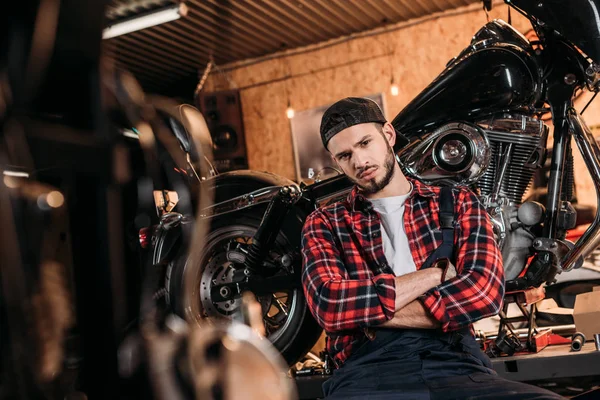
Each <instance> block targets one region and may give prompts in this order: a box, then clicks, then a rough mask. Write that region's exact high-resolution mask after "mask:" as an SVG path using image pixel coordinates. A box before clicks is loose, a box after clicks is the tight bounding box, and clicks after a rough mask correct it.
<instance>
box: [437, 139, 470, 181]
mask: <svg viewBox="0 0 600 400" xmlns="http://www.w3.org/2000/svg"><path fill="white" fill-rule="evenodd" d="M473 153H474V149H473V141H472V140H470V139H469V138H468V137H467V136H465V135H464V134H462V133H449V134H447V135H444V136H442V137H440V138H439V139H438V140H437V142H436V144H435V145H434V150H433V159H434V162H435V163H436V164H437V165H438V166H439V167H440V168H442V169H444V170H446V171H450V172H462V171H464V170H466V169H467V168H469V167H470V164H471V163H472V162H473Z"/></svg>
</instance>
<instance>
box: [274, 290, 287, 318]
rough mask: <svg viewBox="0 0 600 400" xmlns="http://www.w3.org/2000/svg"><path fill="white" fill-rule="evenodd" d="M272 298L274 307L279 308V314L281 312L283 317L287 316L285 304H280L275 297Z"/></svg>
mask: <svg viewBox="0 0 600 400" xmlns="http://www.w3.org/2000/svg"><path fill="white" fill-rule="evenodd" d="M273 298H274V299H275V306H276V307H277V308H279V309H280V310H281V312H283V313H284V314H285V316H286V317H287V316H288V313H287V309H286V308H287V307H286V306H285V304H283V303H281V301H279V299H278V298H277V297H275V295H273Z"/></svg>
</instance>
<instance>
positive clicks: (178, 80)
mask: <svg viewBox="0 0 600 400" xmlns="http://www.w3.org/2000/svg"><path fill="white" fill-rule="evenodd" d="M477 1H479V0H186V1H185V4H186V5H187V8H188V14H187V15H186V16H185V17H182V18H180V19H178V20H176V21H173V22H168V23H165V24H162V25H159V26H155V27H152V28H147V29H144V30H141V31H137V32H133V33H129V34H126V35H123V36H118V37H115V38H112V39H108V40H105V41H104V43H103V44H104V46H105V49H106V53H107V54H109V55H111V56H113V57H114V58H115V59H116V60H117V63H118V65H119V66H121V67H123V68H125V69H127V70H129V71H130V72H132V73H133V74H134V75H135V76H136V77H137V79H138V80H139V81H140V83H141V84H142V86H143V87H144V88H145V89H146V90H148V91H152V92H156V93H162V94H166V95H178V93H177V91H178V90H181V89H182V88H186V89H184V90H186V91H187V92H188V93H189V92H191V91H193V88H194V86H195V84H196V82H197V80H198V74H199V71H200V73H202V70H203V69H204V68H205V66H206V64H207V63H208V61H209V59H210V57H211V56H212V57H213V59H214V62H215V63H216V64H217V65H220V66H222V65H224V64H228V63H231V62H235V61H241V60H245V59H250V58H255V57H261V56H265V55H268V54H272V53H275V52H278V51H281V50H289V49H294V48H298V47H302V46H307V45H311V44H315V43H319V42H323V41H327V40H330V39H335V38H339V37H343V36H346V35H349V34H353V33H358V32H363V31H367V30H371V29H375V28H380V27H383V26H386V25H388V24H395V23H398V22H402V21H407V20H409V19H414V18H419V17H423V16H426V15H428V14H432V13H435V12H439V11H445V10H449V9H454V8H458V7H461V6H465V5H468V4H471V3H475V2H477ZM173 3H174V2H173V1H172V0H111V2H110V3H109V6H108V8H107V10H106V15H107V20H108V21H109V22H115V21H118V20H121V19H123V18H128V17H132V16H134V15H137V14H141V13H144V12H147V11H149V10H153V9H155V8H161V7H165V6H168V5H171V4H173Z"/></svg>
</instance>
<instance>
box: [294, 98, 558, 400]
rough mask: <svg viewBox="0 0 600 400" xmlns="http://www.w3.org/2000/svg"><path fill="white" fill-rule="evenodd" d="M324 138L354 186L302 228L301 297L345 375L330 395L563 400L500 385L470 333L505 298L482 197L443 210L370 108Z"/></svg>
mask: <svg viewBox="0 0 600 400" xmlns="http://www.w3.org/2000/svg"><path fill="white" fill-rule="evenodd" d="M320 131H321V138H322V140H323V145H324V146H325V148H326V149H327V150H328V151H329V152H330V153H331V155H332V157H333V159H334V160H335V161H336V163H337V165H338V166H339V167H340V168H341V170H342V171H343V172H344V173H345V174H346V175H347V176H348V178H350V179H351V180H352V181H353V182H354V183H355V187H354V188H353V190H352V192H351V193H350V194H349V196H348V198H347V199H346V200H345V201H343V202H339V203H335V204H333V205H329V206H326V207H324V208H321V209H318V210H316V211H314V212H313V213H312V214H311V215H310V216H309V217H308V218H307V221H306V224H305V226H304V229H303V239H302V255H303V262H304V266H303V273H302V283H303V288H304V292H305V295H306V299H307V302H308V305H309V308H310V310H311V312H312V314H313V315H314V316H315V318H316V319H317V321H318V322H319V324H320V325H321V326H322V327H323V328H324V329H325V331H326V333H327V350H328V352H329V353H330V355H331V357H332V360H333V362H334V364H335V365H336V366H337V369H336V370H335V371H334V374H333V376H332V378H330V379H329V380H328V381H327V382H325V384H324V385H323V389H324V392H325V395H326V396H328V398H336V399H337V398H339V399H352V398H361V399H366V398H368V399H421V398H423V399H454V398H455V399H465V398H469V399H483V398H486V399H488V398H490V399H491V398H493V399H497V398H503V399H505V398H506V399H508V398H510V399H513V398H514V399H534V398H535V399H556V398H561V397H560V396H558V395H556V394H554V393H552V392H549V391H546V390H543V389H541V388H537V387H535V386H529V385H525V384H521V383H517V382H511V381H507V380H504V379H501V378H499V377H498V376H497V375H496V373H495V372H494V371H493V369H492V366H491V362H490V360H489V358H487V356H486V355H485V354H484V353H483V352H482V351H481V350H480V348H479V345H478V344H477V343H476V341H475V339H474V337H473V334H472V329H471V324H472V323H473V322H475V321H476V320H479V319H481V318H485V317H488V316H491V315H495V314H497V313H498V312H499V310H500V308H501V304H502V299H503V296H504V278H503V268H502V259H501V255H500V252H499V250H498V247H497V245H496V242H495V239H494V236H493V231H492V227H491V223H490V220H489V219H488V216H487V214H486V211H485V209H484V208H483V207H482V206H481V204H480V203H479V202H478V200H477V198H476V196H475V195H474V194H473V193H472V192H470V191H468V190H466V189H454V190H450V189H444V190H443V192H445V193H446V194H445V195H444V196H443V197H444V199H443V200H442V201H440V198H441V197H442V196H441V192H442V190H441V189H440V188H438V187H433V186H428V185H425V184H423V183H422V182H420V181H417V180H414V179H410V178H407V177H405V176H404V175H403V173H402V171H401V169H400V167H399V165H398V163H397V162H396V159H395V155H394V151H393V147H394V146H397V147H401V146H403V145H405V144H406V143H407V139H406V138H405V137H403V136H402V135H400V134H398V133H397V132H396V131H395V129H394V128H393V126H392V125H391V124H390V123H389V122H387V121H386V119H385V118H384V116H383V113H382V112H381V109H380V108H379V106H378V105H377V104H376V103H375V102H373V101H371V100H369V99H363V98H346V99H343V100H340V101H338V102H337V103H335V104H334V105H332V106H331V107H330V108H328V109H327V110H326V111H325V114H324V115H323V119H322V121H321V128H320ZM448 198H450V200H448ZM448 204H449V205H448ZM440 209H441V210H440ZM444 212H446V214H444ZM448 213H449V216H450V219H448ZM440 215H442V218H440ZM448 233H449V235H448ZM432 254H433V256H432ZM442 259H443V261H444V262H440V261H441V260H442ZM448 260H449V261H448Z"/></svg>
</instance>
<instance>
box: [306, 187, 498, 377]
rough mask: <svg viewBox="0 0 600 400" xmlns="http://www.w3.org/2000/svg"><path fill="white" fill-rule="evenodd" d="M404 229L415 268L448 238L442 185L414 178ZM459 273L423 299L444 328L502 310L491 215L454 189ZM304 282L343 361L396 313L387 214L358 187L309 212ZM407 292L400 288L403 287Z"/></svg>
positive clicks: (314, 310) (337, 356) (330, 345)
mask: <svg viewBox="0 0 600 400" xmlns="http://www.w3.org/2000/svg"><path fill="white" fill-rule="evenodd" d="M409 181H410V182H411V183H412V185H413V191H412V193H411V195H410V196H409V198H408V199H407V200H406V203H405V212H404V227H405V230H406V234H407V236H408V242H409V246H410V249H411V252H412V256H413V259H414V262H415V265H416V267H417V269H420V268H421V266H422V265H423V263H424V261H425V260H426V259H427V257H428V255H429V254H430V253H432V252H433V251H434V250H435V249H436V248H437V247H438V246H440V245H441V244H442V232H441V229H440V223H439V218H438V213H439V202H438V201H439V192H440V189H439V188H438V187H434V186H429V185H426V184H424V183H422V182H420V181H418V180H414V179H410V178H409ZM454 198H455V199H454V205H455V221H456V222H455V230H456V231H455V263H454V264H455V266H456V268H457V272H458V274H457V276H456V277H455V278H452V279H450V280H448V281H446V282H444V283H443V284H440V285H438V286H437V287H435V288H433V289H431V290H429V291H428V292H426V293H424V294H423V295H422V296H421V297H420V298H419V300H420V301H421V302H422V303H423V305H424V306H425V308H426V309H428V310H429V311H430V313H431V315H432V316H433V317H434V318H435V319H436V320H438V321H439V322H440V324H441V329H442V331H444V332H448V331H453V330H457V329H460V328H463V327H468V326H470V325H471V324H472V323H473V322H475V321H477V320H479V319H482V318H485V317H488V316H491V315H495V314H497V313H498V312H499V310H500V308H501V305H502V300H503V297H504V271H503V266H502V258H501V254H500V251H499V249H498V247H497V245H496V241H495V238H494V234H493V231H492V225H491V222H490V219H489V216H488V214H487V212H486V211H485V209H484V208H483V206H482V205H481V203H480V202H479V200H478V199H477V197H476V196H475V194H474V193H473V192H471V191H469V190H467V189H457V190H454ZM302 257H303V270H302V286H303V289H304V294H305V295H306V299H307V302H308V306H309V309H310V310H311V312H312V314H313V315H314V316H315V318H316V319H317V321H318V323H319V324H320V325H321V326H322V327H323V329H325V331H326V332H327V350H328V351H329V354H330V355H331V357H332V359H333V361H334V362H335V363H336V365H338V366H339V365H341V364H343V362H344V361H345V360H346V359H347V358H348V356H349V355H350V354H351V353H352V351H353V350H354V349H356V348H357V347H358V346H360V345H361V344H362V343H364V342H365V341H366V340H367V339H366V336H365V333H364V331H365V328H369V327H376V326H377V325H379V324H381V323H383V322H385V321H387V320H389V319H391V318H392V317H393V316H394V304H395V296H396V295H395V291H396V287H395V280H394V277H395V275H394V272H393V271H392V268H391V267H390V266H389V265H388V263H387V260H386V258H385V254H384V252H383V240H382V238H381V219H380V216H379V214H378V213H377V212H376V211H375V210H374V209H373V206H372V204H371V202H369V201H368V200H367V199H366V198H365V197H364V196H362V195H361V194H360V193H359V192H358V190H357V188H356V187H355V188H354V189H353V190H352V192H351V193H350V194H349V195H348V198H347V199H346V200H345V201H341V202H337V203H334V204H331V205H328V206H326V207H323V208H320V209H318V210H316V211H314V212H313V213H311V214H310V215H309V216H308V218H307V220H306V223H305V225H304V228H303V235H302ZM398 290H402V288H398Z"/></svg>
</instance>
